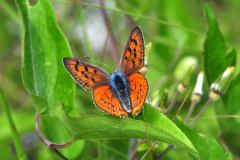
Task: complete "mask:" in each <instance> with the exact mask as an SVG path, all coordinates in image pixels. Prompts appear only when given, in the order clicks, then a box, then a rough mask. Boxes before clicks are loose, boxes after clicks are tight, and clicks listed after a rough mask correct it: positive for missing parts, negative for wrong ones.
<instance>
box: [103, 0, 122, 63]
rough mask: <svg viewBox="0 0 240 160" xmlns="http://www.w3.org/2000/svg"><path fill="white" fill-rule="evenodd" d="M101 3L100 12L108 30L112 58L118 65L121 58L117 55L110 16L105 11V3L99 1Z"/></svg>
mask: <svg viewBox="0 0 240 160" xmlns="http://www.w3.org/2000/svg"><path fill="white" fill-rule="evenodd" d="M99 3H100V6H101V8H100V11H101V13H102V16H103V19H104V23H105V26H106V28H107V31H108V34H109V40H110V46H111V50H112V58H113V60H114V62H115V64H118V61H119V57H118V54H117V53H118V52H117V42H116V38H115V37H114V34H113V32H112V28H111V24H110V21H109V18H108V15H107V13H106V11H105V5H104V1H103V0H99Z"/></svg>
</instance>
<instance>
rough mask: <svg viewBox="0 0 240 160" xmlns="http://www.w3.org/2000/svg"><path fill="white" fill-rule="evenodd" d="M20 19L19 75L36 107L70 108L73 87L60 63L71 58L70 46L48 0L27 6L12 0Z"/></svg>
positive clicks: (45, 108) (24, 3) (42, 108)
mask: <svg viewBox="0 0 240 160" xmlns="http://www.w3.org/2000/svg"><path fill="white" fill-rule="evenodd" d="M16 2H17V4H18V7H19V10H20V12H21V15H22V20H23V30H24V32H23V33H24V34H23V60H22V78H23V82H24V85H25V87H26V88H27V89H28V91H29V92H30V93H31V94H32V96H33V97H34V98H33V99H34V102H35V103H36V106H37V110H38V111H40V112H43V111H46V110H47V111H48V112H49V113H54V111H55V109H56V107H60V105H63V106H64V108H65V109H66V111H70V110H71V108H72V105H73V95H74V91H75V87H74V84H73V81H72V80H71V78H70V77H69V76H68V75H67V73H66V71H65V69H64V67H63V65H62V58H63V57H71V56H72V53H71V50H70V47H69V45H68V43H67V41H66V38H65V37H64V35H63V33H62V31H61V30H60V28H59V27H58V25H57V23H56V20H55V15H54V12H53V9H52V7H51V4H50V2H49V1H48V0H39V1H38V3H37V4H35V5H34V6H30V5H29V4H28V2H27V0H16Z"/></svg>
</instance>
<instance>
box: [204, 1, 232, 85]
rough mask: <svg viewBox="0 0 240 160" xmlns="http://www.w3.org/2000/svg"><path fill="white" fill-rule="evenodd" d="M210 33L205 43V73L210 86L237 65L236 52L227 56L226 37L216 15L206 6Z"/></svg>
mask: <svg viewBox="0 0 240 160" xmlns="http://www.w3.org/2000/svg"><path fill="white" fill-rule="evenodd" d="M205 10H206V16H207V22H208V32H207V37H206V39H205V42H204V52H203V60H204V71H205V74H206V79H207V82H208V84H209V85H211V83H212V82H214V81H215V80H216V79H217V78H218V76H219V75H220V74H221V73H222V72H223V71H224V70H225V69H226V68H227V67H228V66H232V65H234V64H235V61H236V51H235V52H234V50H233V51H232V52H230V54H226V46H225V40H224V37H223V35H222V33H221V31H220V29H219V27H218V23H217V20H216V18H215V15H214V13H213V12H212V11H211V9H210V7H209V6H208V5H206V6H205Z"/></svg>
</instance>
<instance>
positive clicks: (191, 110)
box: [184, 101, 197, 124]
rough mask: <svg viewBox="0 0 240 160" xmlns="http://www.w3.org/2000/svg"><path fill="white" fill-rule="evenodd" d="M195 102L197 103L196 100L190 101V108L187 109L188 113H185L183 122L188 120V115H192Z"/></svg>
mask: <svg viewBox="0 0 240 160" xmlns="http://www.w3.org/2000/svg"><path fill="white" fill-rule="evenodd" d="M196 104H197V103H196V101H192V103H191V105H190V108H189V110H188V113H187V115H186V117H185V119H184V123H185V124H186V123H187V122H188V119H189V117H190V116H191V115H192V113H193V111H194V109H195V106H196Z"/></svg>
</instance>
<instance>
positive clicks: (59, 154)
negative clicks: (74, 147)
mask: <svg viewBox="0 0 240 160" xmlns="http://www.w3.org/2000/svg"><path fill="white" fill-rule="evenodd" d="M52 150H53V152H54V153H55V154H56V155H58V156H59V157H60V158H61V159H63V160H68V158H67V157H65V156H64V155H63V154H62V153H61V152H59V150H57V149H56V148H53V149H52Z"/></svg>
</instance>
